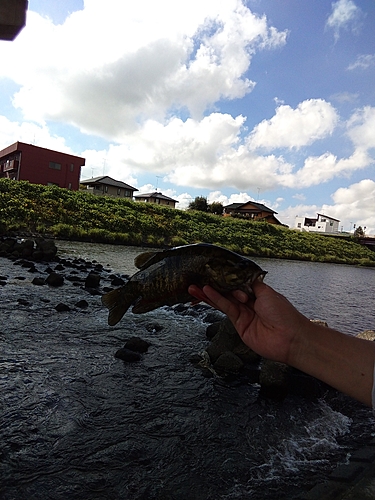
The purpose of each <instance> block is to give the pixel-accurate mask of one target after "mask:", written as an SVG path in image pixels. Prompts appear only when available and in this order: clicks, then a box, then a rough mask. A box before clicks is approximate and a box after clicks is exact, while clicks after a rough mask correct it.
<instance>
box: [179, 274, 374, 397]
mask: <svg viewBox="0 0 375 500" xmlns="http://www.w3.org/2000/svg"><path fill="white" fill-rule="evenodd" d="M188 291H189V293H190V295H192V296H193V297H195V298H196V299H198V300H199V301H204V302H206V303H207V304H209V305H211V306H212V307H214V308H216V309H218V310H220V311H222V312H223V313H225V314H226V315H227V316H228V318H229V319H230V320H231V322H232V323H233V325H234V327H235V328H236V330H237V332H238V334H239V335H240V337H241V338H242V340H243V341H244V343H245V344H246V345H248V346H249V347H250V348H251V349H253V350H254V351H255V352H256V353H258V354H259V355H260V356H263V357H265V358H267V359H271V360H273V361H279V362H282V363H286V364H288V365H290V366H293V367H294V368H298V369H299V370H302V371H303V372H305V373H307V374H309V375H312V376H313V377H316V378H318V379H319V380H322V381H323V382H325V383H327V384H329V385H331V386H332V387H334V388H335V389H337V390H339V391H341V392H344V393H346V394H348V395H349V396H351V397H353V398H355V399H357V400H359V401H361V402H362V403H364V404H366V405H368V406H372V385H373V373H374V362H375V342H371V341H368V340H363V339H359V338H356V337H353V336H351V335H346V334H343V333H341V332H338V331H336V330H333V329H332V328H327V327H324V326H321V325H319V324H316V323H313V322H311V321H310V320H309V319H308V318H306V317H305V316H304V315H303V314H301V313H300V312H299V311H297V309H296V308H295V307H294V306H293V305H292V304H291V303H290V302H289V301H288V300H287V299H286V298H285V297H284V296H283V295H281V294H279V293H278V292H276V291H275V290H274V289H273V288H271V287H270V286H268V285H266V284H265V283H263V282H261V281H259V280H258V281H256V282H255V283H254V284H253V291H254V294H255V299H251V298H249V297H248V295H246V294H245V293H244V292H242V291H239V290H237V291H235V292H232V293H231V294H228V295H226V296H223V295H221V294H220V293H218V292H217V291H216V290H214V289H213V288H211V287H210V286H205V287H203V289H200V288H198V287H197V286H195V285H191V286H190V287H189V290H188Z"/></svg>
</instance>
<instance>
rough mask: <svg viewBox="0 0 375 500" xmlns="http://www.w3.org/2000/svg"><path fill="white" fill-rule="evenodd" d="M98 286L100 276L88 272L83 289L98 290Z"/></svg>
mask: <svg viewBox="0 0 375 500" xmlns="http://www.w3.org/2000/svg"><path fill="white" fill-rule="evenodd" d="M99 284H100V274H97V273H94V272H93V271H90V272H89V274H88V275H87V276H86V279H85V288H98V286H99Z"/></svg>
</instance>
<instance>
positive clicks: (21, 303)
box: [17, 299, 31, 306]
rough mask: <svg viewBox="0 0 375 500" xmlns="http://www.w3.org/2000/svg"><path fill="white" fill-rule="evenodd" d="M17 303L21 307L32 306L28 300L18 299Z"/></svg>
mask: <svg viewBox="0 0 375 500" xmlns="http://www.w3.org/2000/svg"><path fill="white" fill-rule="evenodd" d="M17 302H18V303H19V304H20V305H21V306H31V302H29V301H28V300H26V299H17Z"/></svg>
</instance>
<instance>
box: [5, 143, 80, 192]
mask: <svg viewBox="0 0 375 500" xmlns="http://www.w3.org/2000/svg"><path fill="white" fill-rule="evenodd" d="M84 164H85V158H80V157H79V156H73V155H69V154H66V153H59V152H58V151H52V150H51V149H45V148H40V147H38V146H33V145H32V144H24V143H23V142H15V143H14V144H12V145H11V146H8V147H7V148H5V149H3V150H2V151H0V177H7V178H8V179H14V180H16V181H29V182H31V183H32V184H44V185H46V186H51V185H56V186H59V187H62V188H66V189H72V190H74V191H77V190H78V189H79V178H80V175H81V167H83V166H84Z"/></svg>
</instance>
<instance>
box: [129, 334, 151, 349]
mask: <svg viewBox="0 0 375 500" xmlns="http://www.w3.org/2000/svg"><path fill="white" fill-rule="evenodd" d="M150 345H151V344H150V343H149V342H146V340H143V339H141V338H140V337H132V338H130V339H129V340H127V341H126V342H125V345H124V348H125V349H129V350H130V351H134V352H147V351H148V348H149V347H150Z"/></svg>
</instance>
